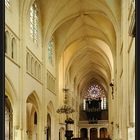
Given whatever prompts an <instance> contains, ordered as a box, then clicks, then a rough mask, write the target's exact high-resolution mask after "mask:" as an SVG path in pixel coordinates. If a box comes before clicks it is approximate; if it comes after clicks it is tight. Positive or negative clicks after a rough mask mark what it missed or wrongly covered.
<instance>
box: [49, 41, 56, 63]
mask: <svg viewBox="0 0 140 140" xmlns="http://www.w3.org/2000/svg"><path fill="white" fill-rule="evenodd" d="M54 51H55V43H54V39H53V38H51V39H50V41H49V43H48V61H49V63H50V64H51V65H53V63H54Z"/></svg>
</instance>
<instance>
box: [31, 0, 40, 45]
mask: <svg viewBox="0 0 140 140" xmlns="http://www.w3.org/2000/svg"><path fill="white" fill-rule="evenodd" d="M30 35H31V37H32V39H33V42H35V43H37V38H38V8H37V4H36V1H35V2H34V3H33V5H32V6H31V8H30Z"/></svg>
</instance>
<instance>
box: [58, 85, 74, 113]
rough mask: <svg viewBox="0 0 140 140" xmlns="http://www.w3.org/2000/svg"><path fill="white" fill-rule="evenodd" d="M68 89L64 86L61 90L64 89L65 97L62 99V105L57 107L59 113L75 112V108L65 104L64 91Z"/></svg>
mask: <svg viewBox="0 0 140 140" xmlns="http://www.w3.org/2000/svg"><path fill="white" fill-rule="evenodd" d="M68 90H69V89H66V88H64V89H63V91H64V93H65V99H64V105H62V106H61V107H60V108H58V109H57V111H56V112H57V113H59V114H62V113H63V114H71V113H73V112H75V110H74V109H73V108H72V107H71V106H69V105H68V104H67V99H66V93H67V92H68Z"/></svg>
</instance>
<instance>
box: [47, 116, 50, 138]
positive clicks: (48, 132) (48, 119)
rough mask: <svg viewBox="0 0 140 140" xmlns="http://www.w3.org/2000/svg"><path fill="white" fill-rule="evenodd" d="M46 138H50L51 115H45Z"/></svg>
mask: <svg viewBox="0 0 140 140" xmlns="http://www.w3.org/2000/svg"><path fill="white" fill-rule="evenodd" d="M47 140H51V116H50V114H49V113H48V115H47Z"/></svg>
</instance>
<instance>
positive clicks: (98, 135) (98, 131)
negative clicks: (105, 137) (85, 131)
mask: <svg viewBox="0 0 140 140" xmlns="http://www.w3.org/2000/svg"><path fill="white" fill-rule="evenodd" d="M97 138H100V128H97Z"/></svg>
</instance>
